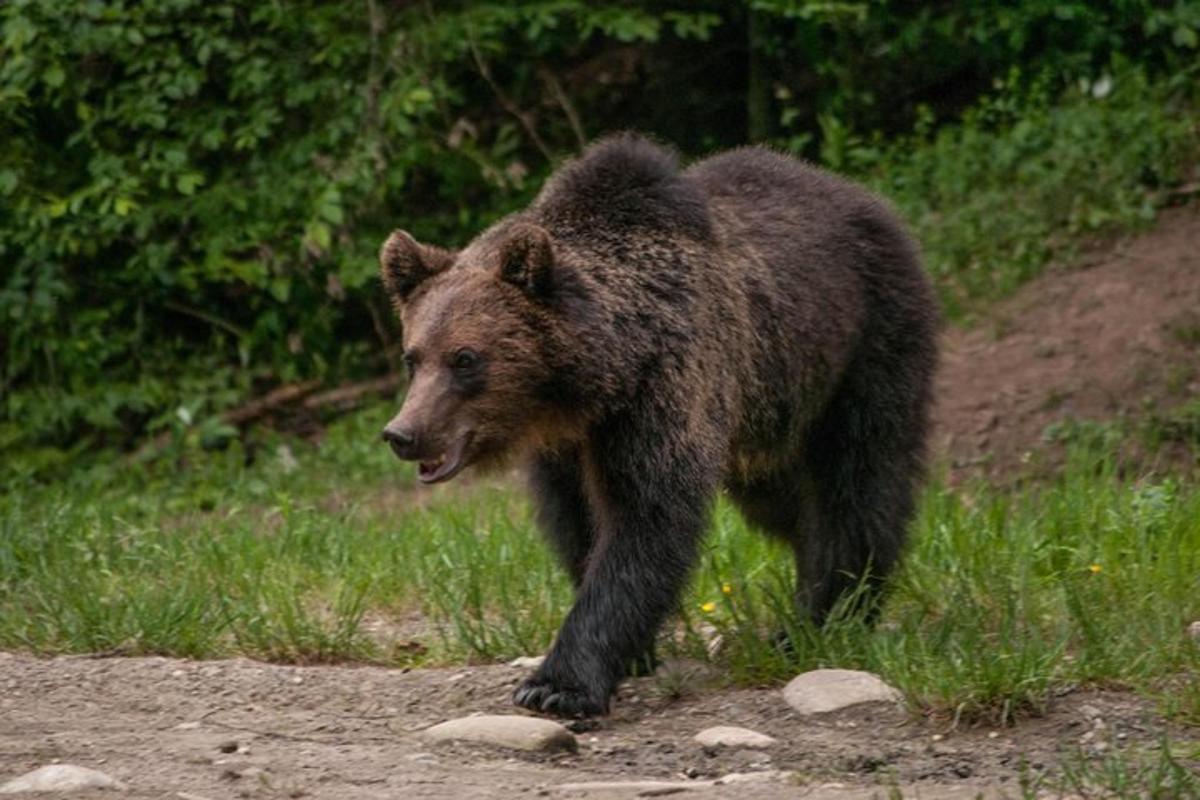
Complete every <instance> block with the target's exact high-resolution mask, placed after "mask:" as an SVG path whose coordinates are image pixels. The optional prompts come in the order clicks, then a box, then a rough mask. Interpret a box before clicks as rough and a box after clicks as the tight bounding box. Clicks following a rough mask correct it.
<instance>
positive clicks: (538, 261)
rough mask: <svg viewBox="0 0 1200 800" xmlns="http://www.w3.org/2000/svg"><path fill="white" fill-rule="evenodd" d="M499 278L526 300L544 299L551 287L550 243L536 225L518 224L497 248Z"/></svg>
mask: <svg viewBox="0 0 1200 800" xmlns="http://www.w3.org/2000/svg"><path fill="white" fill-rule="evenodd" d="M500 278H501V280H504V281H507V282H508V283H511V284H512V285H513V286H516V287H517V288H518V289H520V290H521V291H523V292H525V294H527V295H529V296H530V297H535V298H544V297H546V296H548V295H549V294H550V291H551V289H552V288H553V284H554V243H553V242H552V241H551V239H550V234H549V232H547V231H546V229H545V228H543V227H541V226H540V225H534V224H532V223H528V222H519V223H517V224H516V225H514V226H513V227H512V228H511V229H510V230H509V231H508V233H507V238H506V239H505V240H504V244H502V245H501V246H500Z"/></svg>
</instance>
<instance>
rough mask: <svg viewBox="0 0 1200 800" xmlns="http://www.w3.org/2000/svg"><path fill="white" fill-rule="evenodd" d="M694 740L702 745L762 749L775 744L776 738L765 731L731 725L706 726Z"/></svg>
mask: <svg viewBox="0 0 1200 800" xmlns="http://www.w3.org/2000/svg"><path fill="white" fill-rule="evenodd" d="M693 741H694V742H696V743H697V744H699V745H700V746H702V747H735V748H748V749H751V750H761V749H762V748H764V747H770V746H771V745H773V744H775V739H773V738H772V737H770V736H767V735H766V734H764V733H759V732H758V731H752V730H750V729H749V728H737V727H732V726H729V725H717V726H715V727H712V728H705V729H704V730H702V731H700V732H699V733H697V734H696V735H695V736H694V737H693Z"/></svg>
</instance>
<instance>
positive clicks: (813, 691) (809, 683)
mask: <svg viewBox="0 0 1200 800" xmlns="http://www.w3.org/2000/svg"><path fill="white" fill-rule="evenodd" d="M900 698H901V695H900V692H899V691H897V690H896V689H894V688H893V687H891V686H888V685H887V684H886V683H884V682H883V681H882V680H880V678H879V676H878V675H873V674H871V673H870V672H862V671H859V670H853V669H814V670H812V671H810V672H804V673H801V674H800V675H797V676H796V677H795V678H792V680H791V681H790V682H789V683H788V685H787V686H785V687H783V699H784V700H785V701H787V704H788V705H789V706H791V707H792V708H793V709H795V710H796V711H798V712H800V713H801V714H805V715H808V714H824V713H827V712H830V711H840V710H842V709H844V708H849V707H851V706H856V705H859V704H861V703H898V702H900Z"/></svg>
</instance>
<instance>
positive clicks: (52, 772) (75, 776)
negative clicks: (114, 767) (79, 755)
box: [0, 764, 125, 794]
mask: <svg viewBox="0 0 1200 800" xmlns="http://www.w3.org/2000/svg"><path fill="white" fill-rule="evenodd" d="M124 788H125V785H124V784H122V783H121V782H120V781H118V780H116V779H115V778H112V777H110V776H108V775H105V774H104V773H103V772H98V771H96V770H94V769H88V768H87V767H77V766H75V765H74V764H48V765H46V766H44V767H38V768H37V769H35V770H34V771H33V772H26V773H25V774H24V775H21V776H20V777H17V778H13V779H12V780H11V781H9V782H8V783H6V784H4V785H3V786H0V794H17V793H19V792H77V791H80V790H81V789H124Z"/></svg>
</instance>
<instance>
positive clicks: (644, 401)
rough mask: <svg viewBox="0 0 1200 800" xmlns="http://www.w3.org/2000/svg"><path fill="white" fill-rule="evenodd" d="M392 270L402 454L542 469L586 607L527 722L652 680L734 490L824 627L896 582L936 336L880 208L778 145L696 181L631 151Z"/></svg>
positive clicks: (539, 490) (586, 166) (919, 279)
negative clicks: (406, 380)
mask: <svg viewBox="0 0 1200 800" xmlns="http://www.w3.org/2000/svg"><path fill="white" fill-rule="evenodd" d="M380 260H381V265H382V276H383V282H384V285H385V287H386V289H387V292H388V294H389V295H390V297H391V299H392V301H393V302H394V304H395V306H396V309H397V311H398V313H399V315H400V318H401V323H402V327H403V334H404V347H405V353H404V360H405V363H406V364H407V366H408V368H409V370H410V374H411V382H410V384H409V388H408V393H407V396H406V397H405V400H404V404H403V407H402V408H401V410H400V412H399V413H398V414H397V415H396V417H395V418H394V419H393V420H392V421H391V422H390V423H389V424H388V425H387V428H386V429H385V431H384V439H385V440H386V441H387V442H389V443H390V445H391V447H392V448H393V449H394V450H395V452H396V454H397V455H398V456H399V457H400V458H403V459H410V460H414V461H418V462H420V465H419V469H418V477H419V479H420V480H421V481H423V482H426V483H434V482H437V481H444V480H447V479H449V478H451V477H453V476H454V475H455V474H457V473H458V472H459V471H460V470H462V469H463V468H465V467H467V466H469V465H472V464H487V463H496V462H498V461H500V460H502V459H505V458H506V457H508V456H516V457H519V458H521V459H522V460H524V461H525V462H526V463H527V465H528V469H529V480H530V484H531V487H532V494H533V499H534V503H535V506H536V511H537V520H538V523H539V525H540V527H541V528H543V529H544V532H545V533H546V535H547V536H548V537H549V539H550V542H551V543H552V545H553V546H554V548H555V549H556V550H557V552H558V555H559V556H561V559H562V562H563V564H564V565H565V567H566V569H567V570H568V571H569V573H570V575H571V578H572V580H573V582H574V585H575V588H576V601H575V605H574V607H573V608H572V609H571V612H570V613H569V614H568V616H567V618H566V621H565V622H564V624H563V626H562V629H561V630H560V631H559V634H558V637H557V639H556V641H555V642H554V645H553V647H552V648H551V650H550V652H549V654H548V656H547V658H546V660H545V662H544V663H543V664H542V666H541V667H540V668H539V669H537V671H536V672H535V673H534V674H533V675H532V676H530V677H529V678H528V679H527V680H525V681H524V682H523V683H522V684H521V685H520V686H519V687H518V688H517V690H516V692H515V694H514V698H513V699H514V701H515V702H516V703H517V704H519V705H521V706H525V707H527V708H531V709H534V710H537V711H543V712H550V713H554V714H558V715H562V716H580V715H593V714H603V713H607V710H608V706H609V698H610V697H611V695H612V693H613V691H614V690H615V689H616V686H617V684H618V682H619V681H620V680H621V679H622V677H624V675H625V674H626V670H627V668H628V666H629V665H630V664H633V663H637V662H638V659H639V658H641V659H649V658H652V657H653V655H652V654H653V643H654V639H655V636H656V632H657V630H658V628H659V625H660V624H661V623H662V621H663V619H664V617H665V616H666V615H667V614H668V613H670V612H671V611H672V609H673V608H674V607H675V605H676V603H677V602H678V599H679V594H680V592H681V590H682V588H683V587H684V584H685V582H686V581H687V578H688V575H689V571H690V569H691V567H692V565H693V562H694V561H695V560H696V556H697V548H698V544H699V543H700V541H701V537H702V536H703V534H704V532H705V528H706V521H707V516H708V512H709V509H710V506H711V504H712V502H713V498H714V495H715V494H716V493H717V492H718V491H719V490H720V489H721V488H722V487H724V488H725V489H726V490H727V491H728V493H729V495H730V496H731V497H732V499H733V500H734V501H735V503H736V504H737V505H738V506H739V507H740V509H741V510H742V512H743V513H744V515H745V517H746V518H747V519H748V520H749V521H750V522H751V523H752V524H753V525H755V526H757V527H759V528H761V529H762V530H763V531H764V532H766V533H768V534H770V535H773V536H777V537H780V538H782V539H783V540H785V541H786V542H788V543H790V544H791V546H792V548H793V550H794V553H795V561H796V569H797V572H798V580H797V586H798V588H797V602H798V603H799V604H800V607H801V610H802V611H803V612H804V613H806V614H807V615H808V616H809V617H810V618H811V619H812V620H814V621H815V622H816V623H818V624H820V623H821V622H822V621H823V620H825V618H826V616H827V615H828V614H829V612H830V611H831V610H832V609H833V607H834V605H835V603H836V602H837V601H838V599H839V598H840V597H842V596H843V595H844V594H846V593H847V592H848V591H850V590H854V594H855V596H856V597H858V598H859V599H860V600H861V599H862V597H863V596H864V595H865V596H867V597H872V596H873V595H874V592H873V591H872V590H874V589H876V588H877V587H878V585H879V582H880V581H881V580H882V579H883V578H884V577H885V576H886V575H887V574H888V572H889V570H891V569H892V567H893V566H894V564H895V562H896V560H897V557H898V556H899V554H900V552H901V548H902V545H903V543H904V539H905V531H906V527H907V525H908V523H909V522H910V519H911V517H912V514H913V509H914V494H915V491H916V489H917V487H918V483H919V481H920V479H921V476H922V472H923V469H922V465H923V456H924V450H925V439H926V431H927V429H928V426H929V423H928V418H929V405H930V388H931V378H932V376H933V372H934V365H935V360H936V331H937V327H938V322H937V320H938V314H937V311H936V302H935V299H934V295H933V292H932V290H931V287H930V283H929V281H928V280H927V278H926V276H925V274H924V273H923V271H922V269H921V266H920V262H919V258H918V254H917V249H916V247H915V246H914V244H913V242H912V240H911V239H910V238H909V236H908V235H907V234H906V233H905V230H904V228H903V226H902V224H901V223H900V222H899V221H898V220H897V218H896V215H895V214H894V213H893V212H892V211H891V210H889V208H888V206H887V205H886V204H885V203H884V202H883V201H881V200H880V199H879V198H877V197H875V196H873V195H872V194H870V193H869V192H867V191H866V190H864V189H862V188H859V187H858V186H855V185H853V184H851V183H849V182H847V181H845V180H842V179H840V178H838V177H836V176H834V175H831V174H829V173H827V172H824V171H822V170H820V169H817V168H814V167H812V166H809V165H806V164H804V163H802V162H800V161H797V160H795V159H793V158H790V157H788V156H785V155H781V154H779V153H775V152H772V151H771V150H767V149H763V148H757V147H750V148H743V149H737V150H733V151H729V152H725V153H721V154H718V155H715V156H712V157H710V158H706V159H704V160H702V161H699V162H697V163H695V164H693V165H692V166H691V167H689V168H687V169H685V170H680V168H679V166H678V163H677V159H676V157H675V156H674V155H673V154H672V153H671V152H670V151H669V150H667V149H665V148H663V147H660V146H658V145H656V144H654V143H652V142H650V141H648V140H647V139H645V138H642V137H640V136H637V135H633V134H621V135H616V136H612V137H610V138H607V139H604V140H602V141H600V142H598V143H596V144H595V145H594V146H592V147H591V148H589V150H588V151H587V152H586V153H585V154H584V155H583V156H581V157H580V158H578V159H577V160H575V161H572V162H569V163H567V164H566V165H564V166H563V167H562V168H561V169H559V170H558V171H557V172H556V173H555V174H554V175H553V176H552V177H551V178H550V179H549V180H548V181H547V182H546V184H545V186H544V187H543V189H542V191H541V193H540V194H539V195H538V197H537V199H536V200H535V201H534V202H533V204H532V205H531V206H530V207H529V208H527V209H526V210H524V211H521V212H519V213H516V214H513V215H511V216H509V217H507V218H505V219H503V220H501V221H499V222H497V223H496V224H495V225H493V226H491V227H490V228H488V229H487V230H486V231H484V232H483V233H482V234H480V235H479V236H478V237H477V238H476V239H475V240H473V241H472V242H471V243H470V244H468V245H467V246H466V247H465V248H463V249H462V250H459V251H456V252H452V251H448V250H443V249H440V248H437V247H432V246H428V245H424V244H419V243H417V242H416V241H414V240H413V238H412V237H411V236H409V235H408V234H406V233H404V232H402V231H397V232H395V233H393V234H392V235H391V236H390V237H389V238H388V240H387V242H386V243H385V244H384V245H383V249H382V252H381V255H380ZM863 587H866V590H865V591H864V590H863ZM866 613H867V614H870V613H871V612H870V611H869V610H868V611H867V612H866Z"/></svg>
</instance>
